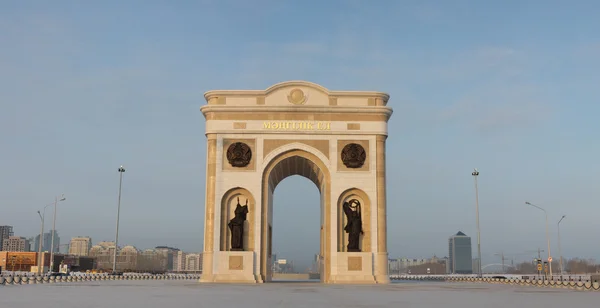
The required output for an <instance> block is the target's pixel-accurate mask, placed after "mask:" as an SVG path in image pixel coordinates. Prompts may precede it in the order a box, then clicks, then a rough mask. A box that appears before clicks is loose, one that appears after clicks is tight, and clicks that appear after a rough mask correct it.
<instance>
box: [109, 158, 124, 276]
mask: <svg viewBox="0 0 600 308" xmlns="http://www.w3.org/2000/svg"><path fill="white" fill-rule="evenodd" d="M117 171H119V198H118V201H117V231H116V234H115V251H114V255H113V270H112V271H113V274H114V273H116V272H117V249H118V247H119V215H120V214H121V187H122V186H123V173H124V172H125V168H123V166H121V167H119V169H117Z"/></svg>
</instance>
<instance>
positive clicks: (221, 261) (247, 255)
mask: <svg viewBox="0 0 600 308" xmlns="http://www.w3.org/2000/svg"><path fill="white" fill-rule="evenodd" d="M212 257H213V260H212V261H213V262H214V264H215V265H216V266H215V267H214V268H215V272H214V273H212V275H210V276H206V277H204V275H202V278H200V282H208V283H262V279H260V275H256V274H255V273H254V262H255V257H254V252H252V251H218V252H215V253H214V255H213V256H212Z"/></svg>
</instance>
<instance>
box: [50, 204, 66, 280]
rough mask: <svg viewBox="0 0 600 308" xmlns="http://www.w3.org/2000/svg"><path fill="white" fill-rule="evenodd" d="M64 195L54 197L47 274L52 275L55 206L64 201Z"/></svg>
mask: <svg viewBox="0 0 600 308" xmlns="http://www.w3.org/2000/svg"><path fill="white" fill-rule="evenodd" d="M65 200H67V198H65V195H64V194H62V195H60V197H54V218H53V222H52V239H51V240H50V269H49V272H50V273H52V270H53V269H54V235H55V234H56V205H57V204H58V202H59V201H65Z"/></svg>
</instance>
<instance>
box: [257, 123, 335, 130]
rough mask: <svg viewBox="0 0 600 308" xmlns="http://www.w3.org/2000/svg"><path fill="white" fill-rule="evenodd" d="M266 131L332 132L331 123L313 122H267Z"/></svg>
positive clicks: (265, 124) (264, 125)
mask: <svg viewBox="0 0 600 308" xmlns="http://www.w3.org/2000/svg"><path fill="white" fill-rule="evenodd" d="M263 128H264V129H270V130H331V123H330V122H312V121H301V122H296V121H265V122H263Z"/></svg>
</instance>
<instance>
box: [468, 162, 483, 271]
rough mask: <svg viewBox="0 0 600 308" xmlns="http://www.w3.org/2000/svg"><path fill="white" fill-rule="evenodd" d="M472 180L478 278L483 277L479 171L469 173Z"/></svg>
mask: <svg viewBox="0 0 600 308" xmlns="http://www.w3.org/2000/svg"><path fill="white" fill-rule="evenodd" d="M471 175H472V176H473V179H475V212H476V215H477V269H478V270H479V277H483V271H482V267H481V229H480V228H479V189H478V187H477V176H479V171H477V168H475V169H474V170H473V172H472V173H471Z"/></svg>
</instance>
